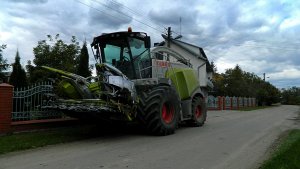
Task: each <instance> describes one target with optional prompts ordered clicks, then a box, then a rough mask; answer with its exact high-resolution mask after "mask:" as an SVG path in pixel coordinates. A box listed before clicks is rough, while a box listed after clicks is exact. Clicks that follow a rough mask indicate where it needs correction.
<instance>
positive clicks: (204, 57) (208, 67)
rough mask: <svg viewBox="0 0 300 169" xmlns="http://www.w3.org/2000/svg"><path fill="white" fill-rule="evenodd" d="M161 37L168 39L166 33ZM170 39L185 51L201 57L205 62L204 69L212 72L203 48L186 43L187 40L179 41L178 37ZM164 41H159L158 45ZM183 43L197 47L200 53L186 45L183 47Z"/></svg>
mask: <svg viewBox="0 0 300 169" xmlns="http://www.w3.org/2000/svg"><path fill="white" fill-rule="evenodd" d="M162 37H163V38H164V39H165V40H168V37H167V36H166V35H162ZM170 41H171V42H172V43H173V44H175V45H177V46H179V47H180V48H182V49H184V50H185V51H187V52H188V53H190V54H192V55H193V56H195V57H197V58H198V59H202V60H204V61H205V62H206V70H207V71H208V72H213V68H212V67H211V65H210V63H209V61H208V59H207V56H206V54H205V52H204V50H203V49H202V48H201V47H199V46H196V45H193V44H190V43H187V42H184V41H180V40H178V39H173V38H170ZM164 44H165V43H164V42H161V43H160V44H159V45H164ZM184 45H188V46H191V47H195V48H198V49H199V51H200V54H199V53H196V52H194V51H192V50H190V49H188V48H187V47H185V46H184Z"/></svg>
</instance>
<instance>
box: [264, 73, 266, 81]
mask: <svg viewBox="0 0 300 169" xmlns="http://www.w3.org/2000/svg"><path fill="white" fill-rule="evenodd" d="M264 81H266V73H264Z"/></svg>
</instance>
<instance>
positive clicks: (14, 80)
mask: <svg viewBox="0 0 300 169" xmlns="http://www.w3.org/2000/svg"><path fill="white" fill-rule="evenodd" d="M20 59H21V58H20V56H19V51H17V53H16V57H15V63H14V64H13V71H12V73H11V75H10V79H9V84H11V85H13V86H14V87H15V88H18V87H25V86H27V85H28V83H27V77H26V72H25V70H24V69H23V68H22V65H21V63H20Z"/></svg>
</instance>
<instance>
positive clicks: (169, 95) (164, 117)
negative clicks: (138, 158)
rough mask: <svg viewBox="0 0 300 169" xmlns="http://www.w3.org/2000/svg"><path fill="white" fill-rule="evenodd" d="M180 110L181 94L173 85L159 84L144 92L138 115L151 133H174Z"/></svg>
mask: <svg viewBox="0 0 300 169" xmlns="http://www.w3.org/2000/svg"><path fill="white" fill-rule="evenodd" d="M179 112H180V101H179V96H178V94H177V92H176V90H175V89H174V88H173V87H170V86H157V87H154V88H152V89H151V90H149V91H148V92H143V94H142V96H141V98H140V106H139V113H138V114H139V115H138V116H139V118H140V120H141V121H142V122H143V124H144V125H145V128H146V130H147V131H148V132H149V133H150V134H154V135H169V134H173V133H174V131H175V129H176V127H177V123H178V116H179Z"/></svg>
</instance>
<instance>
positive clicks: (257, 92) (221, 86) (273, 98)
mask: <svg viewBox="0 0 300 169" xmlns="http://www.w3.org/2000/svg"><path fill="white" fill-rule="evenodd" d="M211 65H212V67H213V68H214V75H213V79H212V81H213V84H214V88H213V90H212V91H211V94H212V95H215V96H236V97H239V96H241V97H255V98H256V99H257V101H258V104H259V105H271V104H273V103H278V102H280V98H281V93H280V91H279V89H277V88H276V87H275V86H273V85H272V84H271V83H269V82H267V81H265V80H263V79H261V78H260V77H258V76H257V75H255V74H254V73H250V72H246V71H243V70H242V69H241V67H240V66H239V65H236V66H235V67H234V68H232V69H227V70H226V71H225V73H218V72H217V68H216V66H215V64H214V63H213V62H212V63H211Z"/></svg>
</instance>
